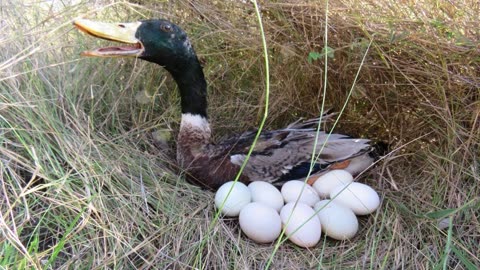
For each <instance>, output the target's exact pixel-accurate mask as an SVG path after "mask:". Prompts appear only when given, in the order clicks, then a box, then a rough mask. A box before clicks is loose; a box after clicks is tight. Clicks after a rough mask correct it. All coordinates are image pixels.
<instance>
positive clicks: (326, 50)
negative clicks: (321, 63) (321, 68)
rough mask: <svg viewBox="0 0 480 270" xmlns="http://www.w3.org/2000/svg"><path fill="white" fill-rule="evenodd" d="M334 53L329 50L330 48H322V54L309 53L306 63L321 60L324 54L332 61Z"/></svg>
mask: <svg viewBox="0 0 480 270" xmlns="http://www.w3.org/2000/svg"><path fill="white" fill-rule="evenodd" d="M334 52H335V51H334V50H333V49H332V48H331V47H328V46H327V47H324V48H323V49H322V52H321V53H319V52H310V53H309V54H308V59H307V60H308V63H310V64H311V63H312V62H313V61H315V60H318V59H321V58H323V57H325V54H326V55H327V57H328V58H330V59H333V58H334V57H335V53H334Z"/></svg>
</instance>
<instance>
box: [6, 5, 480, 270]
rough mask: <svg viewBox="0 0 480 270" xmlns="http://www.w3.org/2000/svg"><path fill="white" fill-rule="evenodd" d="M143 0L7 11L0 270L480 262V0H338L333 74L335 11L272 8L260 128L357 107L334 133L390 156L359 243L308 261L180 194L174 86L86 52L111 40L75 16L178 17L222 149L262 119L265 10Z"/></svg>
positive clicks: (460, 265)
mask: <svg viewBox="0 0 480 270" xmlns="http://www.w3.org/2000/svg"><path fill="white" fill-rule="evenodd" d="M139 2H140V3H139V4H125V3H117V4H104V5H102V4H97V5H87V4H85V3H79V4H68V5H65V6H63V5H62V4H61V3H59V2H55V3H56V5H55V7H54V8H52V7H50V6H49V5H48V4H47V3H43V4H41V3H38V2H33V1H32V2H28V1H24V2H23V3H21V4H19V3H18V2H15V1H8V0H7V1H6V2H5V3H2V9H0V14H1V16H0V17H1V18H2V20H1V21H0V29H1V31H0V32H1V33H2V34H1V35H0V50H1V53H0V161H1V162H0V168H1V178H0V179H1V181H0V268H4V269H44V268H47V269H48V268H50V269H71V268H74V269H75V268H76V269H103V268H115V269H132V268H139V269H149V268H152V269H168V268H170V269H172V268H174V269H189V268H203V269H257V268H264V267H265V266H266V265H267V262H268V260H269V258H270V257H272V263H271V267H270V269H281V268H283V269H305V268H308V269H310V268H313V269H320V268H321V269H398V268H405V269H477V268H479V267H480V258H479V256H478V254H477V253H478V252H476V250H478V246H479V245H480V242H479V237H478V232H479V230H480V222H479V218H480V210H479V209H480V201H479V199H478V194H480V188H479V187H480V185H479V183H480V178H479V161H480V160H479V156H480V154H479V153H480V151H479V146H480V131H479V130H480V128H479V119H480V118H479V116H480V101H479V97H480V94H479V91H480V90H479V89H480V80H479V78H480V53H479V52H478V36H479V32H478V27H477V26H478V23H479V21H478V16H477V15H476V14H478V12H479V8H480V7H479V6H478V4H476V3H475V1H459V2H455V3H453V4H452V3H450V2H435V1H424V2H422V3H417V4H415V5H413V4H406V3H401V2H396V1H387V2H386V1H378V2H368V3H367V2H358V1H348V0H345V1H335V2H330V3H329V8H328V14H329V18H328V26H329V27H328V28H327V31H328V47H329V48H330V49H331V51H330V50H329V51H328V52H329V54H328V55H329V58H328V63H327V64H326V63H325V61H324V59H323V57H318V59H316V60H315V59H311V61H309V55H315V54H311V53H315V52H316V53H319V54H321V53H322V50H323V48H324V47H325V46H324V43H323V36H324V34H323V33H324V31H325V23H324V22H325V17H324V14H325V6H324V5H325V4H324V2H323V1H321V2H317V3H311V2H306V1H305V2H304V1H297V2H295V3H293V2H292V3H291V2H287V1H279V2H274V3H273V2H268V3H261V8H262V17H263V20H264V28H265V32H266V42H267V45H268V47H269V55H270V59H269V60H270V75H271V78H270V83H271V86H270V90H271V93H270V98H269V102H270V110H269V115H268V116H269V117H268V118H267V119H266V124H265V125H266V127H268V128H276V127H281V126H283V125H285V124H287V123H289V122H290V121H293V120H296V119H298V118H299V117H305V118H308V117H315V116H317V115H318V114H319V112H320V110H321V104H322V99H323V97H325V100H326V106H327V107H332V108H334V109H335V110H337V111H339V110H340V109H341V108H342V107H343V106H344V105H346V109H345V112H344V114H343V115H342V118H341V119H340V121H339V123H338V125H337V126H336V128H335V130H336V131H338V132H346V133H348V134H352V135H355V136H364V137H368V138H373V139H376V140H381V141H386V142H388V143H389V144H390V146H391V149H390V150H391V152H390V154H389V155H388V156H386V157H385V158H384V159H383V160H382V161H381V162H379V163H378V164H377V166H376V167H375V168H373V169H372V170H370V171H369V172H368V173H367V174H365V175H364V176H363V177H362V179H360V181H361V182H365V183H368V184H369V185H371V186H373V187H374V188H375V189H376V190H377V191H378V192H379V193H380V195H381V197H382V206H381V208H380V209H379V210H378V211H377V212H376V213H375V214H373V215H370V216H366V217H362V218H360V228H361V229H360V231H359V233H358V234H357V236H356V237H355V238H353V239H351V240H349V241H334V240H331V239H329V238H322V240H321V243H319V244H318V245H317V246H316V247H315V248H313V249H309V250H305V249H301V248H299V247H296V246H294V245H292V244H290V243H288V242H285V243H284V244H282V245H280V247H279V248H278V250H277V251H276V252H275V253H273V252H274V248H275V247H274V245H257V244H255V243H253V242H251V241H249V240H248V239H247V238H246V237H245V236H244V235H242V234H241V232H240V230H239V227H238V222H237V220H235V219H220V220H219V222H217V223H216V224H215V225H213V226H210V224H211V221H212V220H213V218H214V215H215V209H214V207H213V193H211V192H208V191H203V190H201V189H199V188H197V187H195V186H192V185H190V184H188V183H186V182H185V180H184V177H183V173H182V171H181V169H179V168H178V167H177V166H176V164H175V159H174V151H173V148H172V147H173V144H174V140H173V142H169V143H168V144H165V143H162V142H159V141H158V140H155V139H154V138H155V136H153V135H152V133H153V132H155V131H159V132H160V134H161V136H166V137H168V136H170V137H172V138H175V134H176V133H175V132H176V128H177V127H178V123H179V99H178V94H177V92H176V91H175V85H174V83H173V82H172V80H171V78H170V77H169V76H168V74H167V73H166V72H164V71H160V70H159V69H158V68H157V67H154V66H152V65H150V64H148V63H143V62H141V61H135V60H133V59H88V58H81V57H80V56H79V53H80V52H81V51H83V50H86V49H89V48H93V47H96V46H101V44H109V43H108V42H105V41H98V40H96V39H94V38H90V37H87V36H85V35H83V34H81V33H78V31H76V30H74V29H73V27H72V25H71V21H72V19H73V18H76V17H79V16H86V17H88V18H91V19H98V20H108V21H131V20H136V19H140V18H149V17H164V18H168V19H171V20H173V21H174V22H177V23H179V24H180V25H181V26H182V27H183V28H184V29H186V31H187V32H188V33H189V34H190V36H191V39H192V42H193V44H194V45H195V48H196V50H197V52H198V53H199V55H200V58H201V61H202V62H203V65H204V68H205V74H206V76H207V80H208V81H209V83H210V87H209V103H210V105H211V106H210V108H209V114H210V117H211V122H212V127H213V129H214V131H215V137H216V139H220V138H221V137H223V136H226V135H228V134H233V133H235V132H242V131H245V130H247V129H251V128H256V127H258V125H259V124H260V121H261V119H262V117H263V108H264V107H263V106H264V104H265V98H266V96H265V95H264V88H265V84H264V78H265V74H264V61H263V59H262V58H261V57H258V56H259V55H261V53H262V50H263V49H262V40H261V36H260V34H259V33H260V32H259V28H258V23H257V21H256V17H255V15H254V9H253V6H252V5H251V4H249V3H248V4H243V3H241V1H217V2H215V3H211V1H194V2H192V3H190V2H188V1H176V2H175V3H163V2H160V3H159V2H157V1H148V0H147V1H139ZM370 41H372V44H371V48H370V50H369V53H368V54H367V55H366V58H365V62H364V64H363V65H361V61H362V58H363V56H364V53H365V51H366V48H367V47H368V44H369V42H370ZM332 53H333V58H331V56H332V55H331V54H332ZM321 56H322V55H321ZM312 60H313V61H312ZM325 65H327V66H328V74H326V75H327V76H326V77H325V72H324V70H325V68H324V66H325ZM360 66H361V70H360ZM359 70H360V72H359V77H358V81H357V82H356V83H355V87H354V88H353V92H352V96H351V99H350V101H349V102H348V103H346V104H345V100H346V98H347V96H348V95H349V91H350V88H351V86H352V84H353V82H354V80H355V74H356V73H357V72H358V71H359ZM324 82H327V83H326V84H324ZM324 86H325V87H326V94H325V95H322V92H323V89H324ZM144 91H146V92H147V93H148V95H147V96H148V97H147V98H144V99H141V97H140V95H142V94H143V93H144ZM32 175H33V177H32ZM31 178H33V179H32V180H31ZM30 180H31V181H30ZM444 224H445V225H444ZM202 242H204V244H202ZM272 254H273V256H272Z"/></svg>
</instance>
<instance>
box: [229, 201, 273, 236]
mask: <svg viewBox="0 0 480 270" xmlns="http://www.w3.org/2000/svg"><path fill="white" fill-rule="evenodd" d="M238 219H239V222H240V228H241V229H242V232H243V233H245V234H246V235H247V237H248V238H250V239H252V240H253V241H255V242H257V243H260V244H264V243H270V242H273V241H275V239H277V238H278V236H279V235H280V232H281V231H282V221H281V220H280V215H279V214H278V212H277V211H276V210H275V209H273V208H271V207H269V206H268V205H265V204H263V203H258V202H252V203H249V204H247V205H246V206H245V207H243V209H242V210H241V211H240V215H239V217H238Z"/></svg>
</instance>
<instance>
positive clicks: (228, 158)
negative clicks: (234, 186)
mask: <svg viewBox="0 0 480 270" xmlns="http://www.w3.org/2000/svg"><path fill="white" fill-rule="evenodd" d="M73 24H74V26H75V27H76V28H77V29H78V30H80V31H81V32H84V33H86V34H87V35H90V36H93V37H96V38H100V39H105V40H109V41H113V42H117V43H120V45H118V46H110V47H103V48H97V49H93V50H89V51H85V52H82V53H81V55H83V56H89V57H133V58H138V59H141V60H145V61H148V62H151V63H154V64H157V65H158V66H159V67H161V68H164V69H166V70H167V71H168V73H170V75H171V77H172V78H173V80H174V81H175V82H176V84H177V86H178V91H179V93H180V107H181V121H180V127H179V130H178V136H177V140H176V148H177V149H176V160H177V163H178V166H179V167H180V168H182V170H183V171H184V172H186V176H187V180H188V181H189V182H190V183H193V184H196V185H198V186H201V187H204V188H207V189H212V190H216V189H218V188H219V187H220V186H221V185H222V184H224V183H226V182H228V181H232V180H233V179H235V178H236V176H237V174H238V172H239V171H240V168H241V166H242V164H243V162H244V161H245V159H246V158H247V153H248V151H249V149H250V147H251V145H252V142H253V141H254V138H255V136H256V131H255V130H254V131H247V132H244V133H243V134H240V135H236V136H232V137H231V138H228V139H226V140H223V141H221V142H218V143H213V142H212V139H211V138H212V130H211V127H210V123H209V121H208V116H207V81H206V78H205V76H204V73H203V68H202V65H201V63H200V61H199V59H198V56H197V54H196V53H195V50H194V48H193V46H192V44H191V42H190V39H189V38H188V36H187V34H186V32H185V31H184V30H183V29H182V28H180V26H178V25H176V24H174V23H172V22H171V21H169V20H166V19H149V20H141V21H137V22H128V23H109V22H100V21H93V20H88V19H84V18H82V19H76V20H74V22H73ZM330 115H331V113H326V114H324V115H322V117H321V118H322V119H319V118H317V119H312V120H306V121H296V122H294V123H292V124H290V125H288V126H287V127H285V128H283V129H279V130H265V131H262V133H261V134H260V135H259V138H258V140H257V143H256V145H255V146H254V149H253V152H252V153H251V155H250V157H249V159H248V162H247V163H246V165H245V166H244V169H243V171H242V173H241V175H240V176H239V179H238V181H240V182H243V183H245V184H248V183H250V182H253V181H266V182H269V183H271V184H273V185H275V186H277V187H280V186H281V185H282V184H283V183H285V182H287V181H290V180H300V179H301V180H303V181H307V182H308V183H309V184H312V183H313V181H314V179H316V178H317V177H318V176H319V175H321V174H324V173H326V172H328V171H330V170H333V169H344V170H347V171H349V172H350V173H352V174H353V175H356V174H358V173H360V172H362V171H364V170H366V169H367V168H369V167H370V166H371V165H372V164H373V162H374V160H375V157H374V155H373V154H372V153H373V152H374V151H373V146H372V143H371V141H370V140H369V139H364V138H353V137H350V136H348V135H344V134H337V133H328V132H325V131H320V132H319V133H317V125H318V123H319V120H325V119H327V118H328V117H329V116H330ZM313 151H315V154H316V155H317V157H318V158H317V159H315V161H314V163H313V164H312V163H311V157H312V152H313ZM307 176H309V177H308V179H307Z"/></svg>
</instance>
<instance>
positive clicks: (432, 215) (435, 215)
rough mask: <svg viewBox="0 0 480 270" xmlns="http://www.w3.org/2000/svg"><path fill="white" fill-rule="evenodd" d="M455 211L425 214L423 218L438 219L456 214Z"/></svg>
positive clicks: (452, 209)
mask: <svg viewBox="0 0 480 270" xmlns="http://www.w3.org/2000/svg"><path fill="white" fill-rule="evenodd" d="M457 210H458V209H457V208H448V209H442V210H438V211H433V212H428V213H426V214H425V216H426V217H428V218H431V219H440V218H445V217H447V216H449V215H451V214H453V213H455V212H457Z"/></svg>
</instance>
